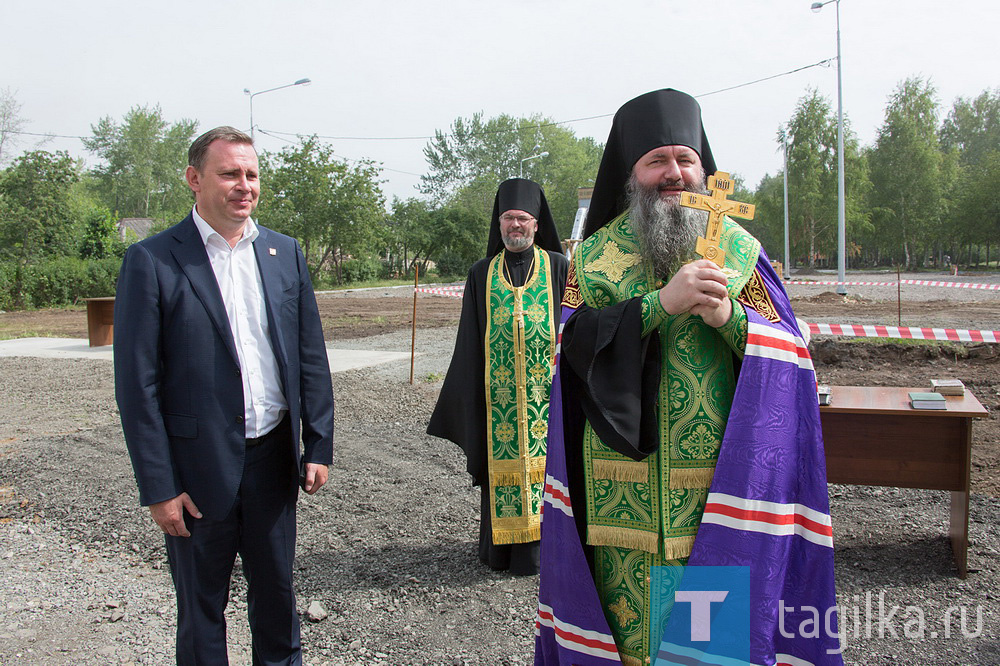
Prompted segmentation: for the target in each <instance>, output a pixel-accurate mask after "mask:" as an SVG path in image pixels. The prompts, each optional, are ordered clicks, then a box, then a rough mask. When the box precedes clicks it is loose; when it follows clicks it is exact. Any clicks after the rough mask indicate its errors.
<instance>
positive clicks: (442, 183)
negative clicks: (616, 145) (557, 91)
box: [420, 113, 602, 250]
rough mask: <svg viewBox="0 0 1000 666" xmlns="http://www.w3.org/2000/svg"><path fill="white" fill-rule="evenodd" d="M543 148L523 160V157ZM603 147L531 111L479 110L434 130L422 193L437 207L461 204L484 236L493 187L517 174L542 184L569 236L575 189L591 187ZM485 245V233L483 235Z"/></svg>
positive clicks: (562, 229) (575, 203)
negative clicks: (492, 113)
mask: <svg viewBox="0 0 1000 666" xmlns="http://www.w3.org/2000/svg"><path fill="white" fill-rule="evenodd" d="M542 152H547V153H548V155H547V156H545V157H542V158H536V159H533V160H530V161H527V162H523V163H522V160H523V159H524V158H527V157H531V156H533V155H538V154H540V153H542ZM601 153H602V146H601V145H600V144H598V143H596V142H595V141H594V140H593V139H591V138H589V137H584V138H578V137H577V136H576V135H575V134H574V133H573V131H572V130H570V129H567V128H565V127H562V126H559V125H556V124H554V123H553V122H552V120H551V119H549V118H545V117H543V116H541V115H539V114H535V115H532V116H529V117H525V118H515V117H513V116H508V115H500V116H496V117H494V118H490V119H488V120H484V119H483V114H482V113H477V114H474V115H473V116H472V117H471V118H467V119H466V118H457V119H456V120H455V121H454V122H453V123H452V126H451V130H450V132H448V133H445V132H443V131H441V130H437V131H436V132H435V136H434V139H433V140H431V141H430V142H429V143H428V144H427V146H425V147H424V156H425V157H426V158H427V164H428V172H427V174H425V175H424V176H422V177H421V180H422V184H421V187H420V189H421V192H423V193H424V194H426V195H429V196H430V197H431V199H432V200H433V201H434V202H435V203H436V204H437V205H438V206H440V207H459V208H464V209H466V210H467V211H469V212H470V213H472V214H474V215H476V217H477V219H479V220H480V222H481V223H482V224H481V225H479V226H480V227H481V228H482V229H483V231H484V234H485V231H486V230H487V229H488V224H487V223H488V220H489V217H490V214H491V212H492V209H493V199H494V195H495V194H496V189H497V185H499V184H500V182H501V181H503V180H506V179H507V178H512V177H516V176H518V175H520V174H521V173H522V169H523V175H524V177H525V178H530V179H531V180H534V181H535V182H537V183H539V184H540V185H541V186H542V189H544V190H545V197H546V199H547V200H548V202H549V207H550V208H551V210H552V216H553V218H554V219H555V222H556V227H557V228H558V230H559V233H560V235H561V236H562V237H563V238H566V237H568V236H569V233H570V231H571V230H572V226H573V219H574V217H575V215H576V210H577V208H578V198H577V188H579V187H586V186H589V185H592V184H593V182H594V178H595V177H596V176H597V167H598V166H599V165H600V160H601ZM481 244H482V247H483V249H484V250H485V247H486V236H485V235H483V237H482V239H481Z"/></svg>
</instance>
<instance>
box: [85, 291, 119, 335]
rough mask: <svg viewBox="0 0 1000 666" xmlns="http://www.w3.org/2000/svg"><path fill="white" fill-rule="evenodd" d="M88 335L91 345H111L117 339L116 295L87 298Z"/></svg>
mask: <svg viewBox="0 0 1000 666" xmlns="http://www.w3.org/2000/svg"><path fill="white" fill-rule="evenodd" d="M84 300H85V301H87V337H89V338H90V346H91V347H103V346H105V345H110V344H111V343H112V342H114V339H115V297H114V296H103V297H101V298H85V299H84Z"/></svg>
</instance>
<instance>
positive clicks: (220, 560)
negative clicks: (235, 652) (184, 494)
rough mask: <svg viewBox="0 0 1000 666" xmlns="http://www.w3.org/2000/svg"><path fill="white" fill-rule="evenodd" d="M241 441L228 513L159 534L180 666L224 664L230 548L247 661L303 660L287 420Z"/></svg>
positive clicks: (287, 664)
mask: <svg viewBox="0 0 1000 666" xmlns="http://www.w3.org/2000/svg"><path fill="white" fill-rule="evenodd" d="M247 443H248V446H247V449H246V459H245V464H244V469H243V479H242V481H241V483H240V488H239V492H238V493H237V497H236V501H235V503H234V505H233V508H232V510H230V512H229V514H228V515H227V516H226V517H225V518H224V519H223V520H219V521H213V520H209V519H208V518H200V519H198V518H194V517H192V516H190V515H186V516H185V522H186V524H187V528H188V531H189V532H191V536H190V537H175V536H170V535H167V536H166V542H167V557H168V559H169V562H170V573H171V575H172V577H173V581H174V589H175V590H176V592H177V663H178V664H179V665H181V666H202V665H212V666H216V665H218V664H228V663H229V662H228V651H227V647H226V620H225V617H224V615H223V613H224V612H225V609H226V603H227V602H228V601H229V586H230V579H231V577H232V571H233V565H234V563H235V561H236V554H237V553H239V555H240V558H241V560H242V562H243V572H244V575H245V576H246V579H247V588H248V589H247V606H248V615H249V620H250V632H251V635H252V643H253V646H252V647H253V664H254V665H255V666H256V665H258V664H259V665H261V666H263V665H267V666H278V665H281V666H298V665H300V664H301V663H302V655H301V644H300V640H299V617H298V613H297V611H296V608H295V591H294V588H293V587H292V564H293V560H294V557H295V500H296V498H297V497H298V470H297V469H296V466H295V462H294V459H293V455H292V451H293V449H292V444H291V425H290V419H289V418H288V417H287V416H286V417H285V419H284V420H283V421H282V422H281V423H280V424H279V425H278V426H277V427H275V428H274V429H273V430H272V431H271V432H270V433H267V434H266V435H264V436H263V437H261V438H259V439H258V440H248V442H247ZM251 444H252V445H251Z"/></svg>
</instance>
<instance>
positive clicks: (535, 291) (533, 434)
mask: <svg viewBox="0 0 1000 666" xmlns="http://www.w3.org/2000/svg"><path fill="white" fill-rule="evenodd" d="M504 254H505V252H501V253H500V254H498V255H497V256H496V257H494V259H493V261H492V262H490V267H489V271H488V273H487V278H486V285H487V295H488V299H487V303H486V335H485V340H484V344H485V352H486V353H485V358H486V408H487V418H486V432H487V448H488V450H489V461H488V464H489V483H490V520H491V522H492V526H493V543H494V544H511V543H528V542H530V541H538V540H539V539H540V538H541V523H540V515H541V502H542V489H543V487H544V483H545V450H546V437H547V435H548V424H549V393H550V390H551V388H552V369H553V368H552V363H553V359H554V356H555V344H556V332H555V322H554V321H553V318H552V281H551V279H550V278H551V266H550V261H549V255H548V254H547V253H546V252H544V251H541V250H539V249H538V248H537V247H536V248H534V259H533V264H532V269H531V271H530V273H529V275H528V278H527V280H525V283H524V285H523V286H521V287H514V286H512V285H511V284H510V282H509V281H508V280H507V278H506V277H505V275H504Z"/></svg>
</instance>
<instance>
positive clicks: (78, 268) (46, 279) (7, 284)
mask: <svg viewBox="0 0 1000 666" xmlns="http://www.w3.org/2000/svg"><path fill="white" fill-rule="evenodd" d="M120 267H121V260H120V259H118V258H116V257H110V258H107V259H93V260H89V261H88V260H84V259H77V258H76V257H59V258H56V259H49V260H47V261H40V262H37V263H33V264H25V265H20V264H17V263H16V262H5V263H3V264H0V309H4V310H8V309H15V308H45V307H53V306H59V305H72V304H74V303H76V302H78V301H79V300H81V299H84V298H93V297H97V296H114V295H115V281H116V280H117V279H118V269H119V268H120Z"/></svg>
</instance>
